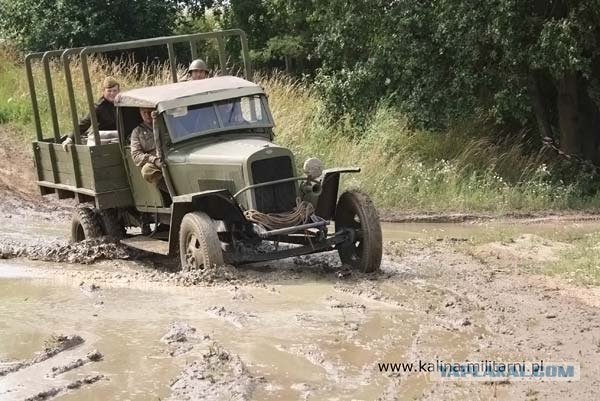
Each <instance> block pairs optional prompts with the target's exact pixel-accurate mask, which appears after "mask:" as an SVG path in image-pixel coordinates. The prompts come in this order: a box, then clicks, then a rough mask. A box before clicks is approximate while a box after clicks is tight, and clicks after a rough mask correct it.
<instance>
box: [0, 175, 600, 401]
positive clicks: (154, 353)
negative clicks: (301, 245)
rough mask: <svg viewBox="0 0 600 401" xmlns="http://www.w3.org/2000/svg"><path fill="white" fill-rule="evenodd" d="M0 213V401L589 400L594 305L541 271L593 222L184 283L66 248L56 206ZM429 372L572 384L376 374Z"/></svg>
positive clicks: (7, 190)
mask: <svg viewBox="0 0 600 401" xmlns="http://www.w3.org/2000/svg"><path fill="white" fill-rule="evenodd" d="M9 181H10V180H9ZM0 205H2V208H1V211H0V225H1V226H2V227H3V230H2V232H0V256H2V257H3V258H5V260H2V261H0V316H1V317H2V318H1V319H0V399H1V400H3V401H4V400H7V401H9V400H19V401H21V400H38V401H39V400H49V399H60V400H159V399H160V400H166V399H167V400H177V401H182V400H201V399H202V400H296V399H298V400H496V399H498V400H528V401H534V400H565V399H570V400H589V401H592V400H598V399H600V390H599V388H600V316H599V315H598V312H599V308H600V291H599V290H598V287H589V288H583V287H576V286H574V285H573V284H570V283H568V281H567V280H566V279H565V278H562V277H550V276H547V275H545V274H542V273H544V266H546V265H548V264H549V263H551V262H552V261H554V260H556V259H558V258H560V255H561V252H562V251H563V250H564V249H565V248H566V247H569V246H570V245H569V243H568V240H567V239H568V238H573V237H577V236H585V235H587V234H588V233H591V232H595V231H598V229H600V223H598V222H596V221H594V220H589V219H588V221H579V220H578V219H572V218H571V219H558V222H557V221H545V222H544V221H542V222H531V221H530V222H528V224H518V223H516V222H514V221H507V222H506V221H492V222H484V223H472V224H397V225H386V226H385V234H384V237H385V240H386V244H385V256H384V263H383V267H382V271H381V273H378V274H372V275H364V274H360V273H357V272H353V271H349V270H346V269H344V268H343V267H342V266H340V262H339V259H338V258H337V256H336V255H335V254H329V255H324V256H319V257H302V258H295V259H289V260H285V261H283V262H278V263H270V264H259V265H253V266H245V267H241V268H238V269H234V268H227V267H225V268H223V269H221V270H220V271H219V272H217V273H215V274H204V275H201V274H197V275H184V274H181V273H179V272H177V271H176V270H174V269H175V264H174V263H171V262H170V261H168V260H165V259H157V258H154V257H152V256H150V255H146V254H140V253H134V252H131V251H129V250H127V249H124V248H121V247H119V246H117V245H112V244H110V245H107V244H98V243H96V244H84V245H78V246H72V245H69V244H68V243H67V242H66V239H67V238H68V230H69V222H68V215H69V207H70V205H69V204H66V205H58V204H57V203H54V202H46V203H44V204H41V203H39V201H38V200H37V198H36V196H35V195H34V194H33V193H31V192H27V191H23V190H22V189H21V188H20V187H19V185H15V184H14V181H10V182H9V183H6V182H5V183H4V184H3V189H0ZM436 360H443V361H447V362H450V361H459V362H464V361H482V360H495V361H523V360H526V361H539V360H544V361H569V362H571V361H572V362H577V363H579V364H580V366H581V379H580V380H579V381H572V382H549V381H545V382H540V383H537V382H517V381H510V382H500V383H490V382H465V381H463V382H443V381H434V380H431V378H430V375H429V374H416V373H390V372H387V373H386V372H381V371H380V369H379V367H378V364H379V363H383V362H418V361H425V362H435V361H436Z"/></svg>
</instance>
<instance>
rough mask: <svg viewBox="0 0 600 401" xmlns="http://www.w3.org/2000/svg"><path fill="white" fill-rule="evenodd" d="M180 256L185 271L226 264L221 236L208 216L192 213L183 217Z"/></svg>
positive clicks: (180, 232)
mask: <svg viewBox="0 0 600 401" xmlns="http://www.w3.org/2000/svg"><path fill="white" fill-rule="evenodd" d="M179 255H180V258H181V269H182V270H183V271H192V270H201V269H206V268H212V267H215V266H222V265H223V264H224V263H223V250H222V249H221V242H220V241H219V235H218V234H217V231H216V230H215V228H214V226H213V223H212V219H211V218H210V217H209V216H208V215H207V214H205V213H201V212H191V213H188V214H186V215H185V216H184V217H183V220H182V221H181V227H180V229H179Z"/></svg>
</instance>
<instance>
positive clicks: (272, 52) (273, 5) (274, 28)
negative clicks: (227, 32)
mask: <svg viewBox="0 0 600 401" xmlns="http://www.w3.org/2000/svg"><path fill="white" fill-rule="evenodd" d="M221 3H222V4H221V5H222V7H223V8H224V10H225V12H224V15H223V26H225V27H230V28H241V29H243V30H244V31H246V33H247V34H248V41H249V45H250V48H251V49H252V52H251V55H252V60H253V62H254V63H255V65H257V66H258V67H260V68H269V69H272V68H285V69H286V71H288V72H294V71H295V72H305V71H307V69H308V70H310V69H312V68H314V67H313V65H314V62H315V60H314V59H313V58H312V56H314V53H313V52H312V48H313V46H314V45H313V35H314V30H313V29H312V28H311V18H312V15H313V12H314V7H315V6H314V4H315V2H313V1H300V0H261V1H248V0H230V1H222V2H221Z"/></svg>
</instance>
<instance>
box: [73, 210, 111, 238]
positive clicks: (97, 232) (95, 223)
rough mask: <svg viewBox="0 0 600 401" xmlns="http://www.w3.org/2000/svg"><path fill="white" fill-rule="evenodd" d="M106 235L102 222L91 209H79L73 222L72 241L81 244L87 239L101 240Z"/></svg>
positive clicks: (74, 214)
mask: <svg viewBox="0 0 600 401" xmlns="http://www.w3.org/2000/svg"><path fill="white" fill-rule="evenodd" d="M102 235H104V232H103V231H102V226H101V225H100V220H99V219H98V216H97V215H96V213H94V211H93V210H92V209H91V208H89V207H79V208H77V209H75V212H74V213H73V219H72V220H71V241H72V242H80V241H83V240H86V239H93V238H99V237H102Z"/></svg>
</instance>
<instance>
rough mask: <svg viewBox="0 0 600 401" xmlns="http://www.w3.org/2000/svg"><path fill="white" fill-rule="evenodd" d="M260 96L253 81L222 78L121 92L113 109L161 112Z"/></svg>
mask: <svg viewBox="0 0 600 401" xmlns="http://www.w3.org/2000/svg"><path fill="white" fill-rule="evenodd" d="M260 94H264V91H263V90H262V88H261V87H260V86H258V85H256V84H255V83H253V82H250V81H246V80H245V79H242V78H238V77H233V76H222V77H214V78H206V79H200V80H196V81H184V82H177V83H174V84H167V85H157V86H149V87H146V88H139V89H132V90H128V91H124V92H121V93H120V94H119V96H118V97H117V99H116V100H115V106H117V107H147V108H156V109H157V110H158V111H159V112H162V111H164V110H168V109H173V108H175V107H182V106H191V105H195V104H202V103H210V102H215V101H219V100H225V99H231V98H236V97H241V96H249V95H260Z"/></svg>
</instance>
